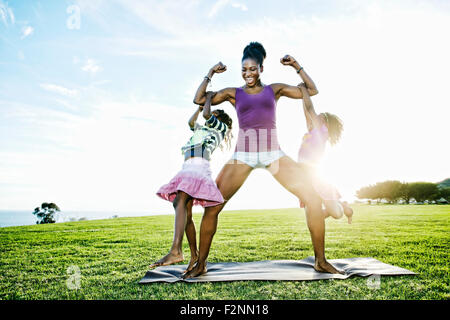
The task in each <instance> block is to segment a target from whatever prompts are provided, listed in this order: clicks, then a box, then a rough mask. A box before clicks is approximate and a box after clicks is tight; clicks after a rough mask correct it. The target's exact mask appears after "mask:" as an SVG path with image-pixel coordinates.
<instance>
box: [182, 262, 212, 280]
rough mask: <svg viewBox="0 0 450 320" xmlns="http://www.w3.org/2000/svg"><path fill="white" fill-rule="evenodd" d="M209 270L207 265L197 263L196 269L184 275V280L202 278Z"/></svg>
mask: <svg viewBox="0 0 450 320" xmlns="http://www.w3.org/2000/svg"><path fill="white" fill-rule="evenodd" d="M207 271H208V270H207V269H206V264H200V263H199V262H197V264H196V265H195V267H194V268H192V270H190V271H188V272H186V273H185V274H184V275H183V279H190V278H194V277H198V276H201V275H202V274H204V273H206V272H207Z"/></svg>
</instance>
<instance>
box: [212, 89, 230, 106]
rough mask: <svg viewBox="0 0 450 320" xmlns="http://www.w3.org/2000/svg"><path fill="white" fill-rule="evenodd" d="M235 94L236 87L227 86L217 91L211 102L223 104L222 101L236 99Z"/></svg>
mask: <svg viewBox="0 0 450 320" xmlns="http://www.w3.org/2000/svg"><path fill="white" fill-rule="evenodd" d="M235 96H236V89H235V88H225V89H222V90H219V91H217V92H216V94H215V95H214V97H213V98H212V99H211V104H212V105H216V104H221V103H222V102H225V101H229V102H232V101H234V98H235Z"/></svg>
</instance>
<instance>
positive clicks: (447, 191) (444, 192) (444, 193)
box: [437, 187, 450, 202]
mask: <svg viewBox="0 0 450 320" xmlns="http://www.w3.org/2000/svg"><path fill="white" fill-rule="evenodd" d="M437 198H438V199H441V198H444V199H445V200H447V201H449V202H450V187H447V188H439V191H438V196H437Z"/></svg>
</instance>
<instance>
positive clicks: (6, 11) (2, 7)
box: [0, 0, 16, 26]
mask: <svg viewBox="0 0 450 320" xmlns="http://www.w3.org/2000/svg"><path fill="white" fill-rule="evenodd" d="M0 18H1V20H2V21H3V23H4V24H5V26H8V25H9V23H8V20H9V21H10V22H11V24H14V23H15V21H16V19H15V17H14V13H13V11H12V9H11V8H10V7H9V6H8V4H7V3H4V2H3V1H1V0H0Z"/></svg>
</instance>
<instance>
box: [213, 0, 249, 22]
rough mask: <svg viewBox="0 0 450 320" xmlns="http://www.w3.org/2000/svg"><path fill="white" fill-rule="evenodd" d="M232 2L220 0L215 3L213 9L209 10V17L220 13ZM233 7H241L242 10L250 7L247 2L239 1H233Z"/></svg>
mask: <svg viewBox="0 0 450 320" xmlns="http://www.w3.org/2000/svg"><path fill="white" fill-rule="evenodd" d="M229 3H230V0H218V1H217V2H216V3H214V5H213V6H212V8H211V10H209V12H208V18H213V17H215V16H216V15H217V13H219V11H220V10H221V9H222V8H224V7H225V6H227V5H228V4H229ZM231 6H232V7H233V8H237V9H241V10H242V11H247V10H248V8H247V6H246V5H245V4H242V3H239V2H233V3H232V4H231Z"/></svg>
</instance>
